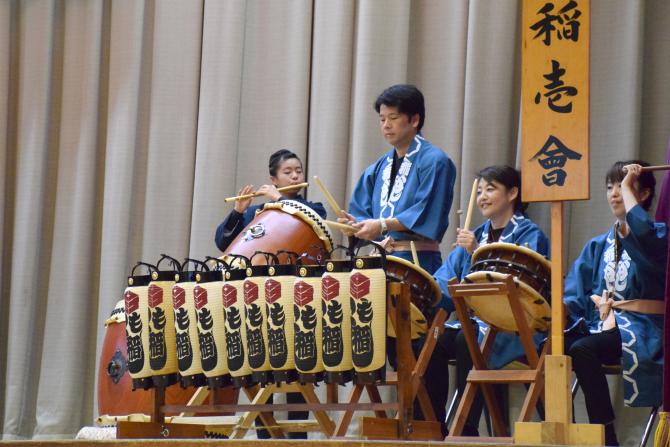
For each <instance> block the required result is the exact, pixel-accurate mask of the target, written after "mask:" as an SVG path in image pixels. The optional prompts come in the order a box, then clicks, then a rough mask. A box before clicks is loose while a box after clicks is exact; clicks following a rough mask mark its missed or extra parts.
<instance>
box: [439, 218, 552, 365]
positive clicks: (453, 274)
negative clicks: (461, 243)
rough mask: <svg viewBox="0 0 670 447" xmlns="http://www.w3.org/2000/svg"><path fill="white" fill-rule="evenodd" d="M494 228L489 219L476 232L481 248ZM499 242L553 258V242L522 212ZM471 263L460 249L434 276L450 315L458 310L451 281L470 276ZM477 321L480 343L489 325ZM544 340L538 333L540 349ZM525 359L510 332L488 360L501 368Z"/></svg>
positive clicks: (498, 341) (499, 338)
mask: <svg viewBox="0 0 670 447" xmlns="http://www.w3.org/2000/svg"><path fill="white" fill-rule="evenodd" d="M490 229H491V221H490V220H487V221H486V222H484V224H483V225H481V226H479V227H478V228H477V229H476V230H475V231H474V233H475V238H476V239H477V241H478V243H479V245H480V246H481V245H485V244H486V243H487V240H488V237H489V230H490ZM498 242H506V243H510V244H516V245H522V246H524V247H526V248H530V249H531V250H534V251H536V252H538V253H539V254H541V255H543V256H548V255H549V239H547V236H545V234H544V232H543V231H542V230H541V229H540V227H538V226H537V225H536V224H535V223H534V222H533V221H531V220H530V219H529V218H528V217H526V216H525V215H524V214H523V213H521V212H516V213H515V214H514V216H512V219H510V221H509V222H508V223H507V225H506V226H505V229H504V230H503V232H502V234H501V235H500V238H499V239H498ZM471 260H472V257H471V255H470V253H468V251H467V250H466V249H465V248H463V247H456V248H455V249H454V250H452V251H451V253H449V257H448V258H447V260H446V261H445V263H444V264H443V265H442V267H440V268H439V270H438V271H437V272H435V274H434V275H433V276H434V277H435V280H436V281H437V283H438V284H439V285H440V289H442V301H441V302H440V304H439V306H440V307H443V308H444V309H446V310H447V311H449V312H451V311H453V310H455V307H454V302H453V301H452V299H451V297H450V296H449V291H448V288H447V285H448V283H449V280H450V279H451V278H458V280H459V281H461V280H462V279H463V278H464V277H465V276H466V275H467V274H468V273H470V262H471ZM475 321H476V322H477V323H478V325H479V342H480V343H481V341H482V339H483V337H484V333H485V331H486V329H487V327H488V326H487V325H486V324H485V323H484V322H482V321H481V320H479V319H478V318H475ZM445 326H446V328H447V329H453V330H457V329H460V328H461V323H460V322H459V321H449V322H447V323H445ZM544 338H545V337H544V336H543V335H542V334H535V336H534V337H533V339H534V341H535V344H536V346H539V345H540V343H541V342H542V340H543V339H544ZM521 356H524V352H523V347H522V346H521V343H520V341H519V337H517V336H516V335H514V334H510V333H506V332H499V333H498V334H497V335H496V338H495V340H494V342H493V350H492V351H491V355H490V356H489V358H488V365H489V368H494V369H496V368H501V367H503V366H505V365H506V364H507V363H509V362H511V361H513V360H515V359H517V358H519V357H521Z"/></svg>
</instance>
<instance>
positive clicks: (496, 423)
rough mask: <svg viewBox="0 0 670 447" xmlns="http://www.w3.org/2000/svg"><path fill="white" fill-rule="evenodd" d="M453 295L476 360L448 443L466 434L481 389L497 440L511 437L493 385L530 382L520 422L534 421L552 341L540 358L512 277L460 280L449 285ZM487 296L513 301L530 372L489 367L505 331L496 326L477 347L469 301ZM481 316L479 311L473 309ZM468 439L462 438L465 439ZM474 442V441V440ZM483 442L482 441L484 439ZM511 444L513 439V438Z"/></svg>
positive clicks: (470, 349)
mask: <svg viewBox="0 0 670 447" xmlns="http://www.w3.org/2000/svg"><path fill="white" fill-rule="evenodd" d="M449 294H450V295H451V297H452V299H453V301H454V305H455V306H456V312H457V315H458V319H459V320H460V322H461V327H462V330H463V335H464V336H465V341H466V343H467V346H468V351H469V352H470V356H471V358H472V364H473V367H472V370H471V371H470V373H469V374H468V378H467V384H466V386H465V391H464V392H463V397H462V398H461V401H460V403H459V405H458V409H457V410H456V415H455V417H454V422H453V423H452V425H451V427H450V430H449V436H448V437H447V439H448V440H457V439H453V438H457V437H460V435H461V433H462V432H463V427H464V426H465V422H466V420H467V417H468V414H469V413H470V408H471V407H472V403H473V401H474V399H475V396H476V393H477V390H478V389H481V390H482V394H483V395H484V401H485V403H486V407H487V408H488V410H489V414H490V415H491V418H492V420H493V431H494V434H495V435H496V436H497V437H507V436H509V434H508V433H507V428H506V426H505V424H504V422H503V419H502V416H501V412H500V408H499V406H498V405H497V404H496V399H495V395H494V392H493V388H492V386H491V385H493V384H511V383H528V384H530V386H529V388H528V391H527V393H526V398H525V400H524V403H523V406H522V407H521V413H520V415H519V418H518V421H519V422H526V421H528V420H530V418H531V416H532V414H533V411H534V409H535V405H536V404H537V401H538V399H539V398H540V397H541V394H542V390H543V388H544V357H545V354H546V352H547V349H548V344H549V342H548V341H547V343H546V344H545V346H544V348H543V349H542V353H541V354H540V356H538V355H537V351H536V349H535V344H534V343H533V338H532V334H533V330H532V329H531V328H530V327H529V326H528V323H527V321H526V317H525V312H524V310H523V308H522V307H521V303H520V302H519V297H518V294H517V288H516V286H515V285H514V281H513V278H512V275H507V277H506V278H505V280H504V281H503V282H490V283H472V284H459V283H458V281H457V280H456V279H452V280H451V281H450V282H449ZM482 295H483V296H486V295H500V296H503V297H506V298H507V299H508V301H509V305H510V310H511V314H512V317H513V318H514V322H515V324H516V328H517V332H518V334H519V339H520V341H521V344H522V346H523V349H524V352H525V354H526V359H527V360H528V366H529V368H530V369H529V370H521V371H519V370H501V369H498V370H491V369H488V367H487V362H486V360H487V358H488V357H489V355H490V354H491V349H492V347H493V341H494V340H495V337H496V334H497V333H498V332H500V331H501V330H500V329H499V328H497V327H494V326H489V328H488V329H487V330H486V333H485V335H484V340H483V342H482V345H481V347H480V346H478V344H477V333H476V331H475V328H474V327H473V325H472V324H471V322H470V310H471V309H470V308H469V307H468V305H467V304H466V302H465V298H466V297H468V296H482ZM472 310H473V311H474V313H475V315H476V314H477V309H472ZM465 439H468V438H462V437H461V438H460V440H465ZM470 439H471V438H470ZM480 439H481V438H480ZM509 440H510V441H511V438H509Z"/></svg>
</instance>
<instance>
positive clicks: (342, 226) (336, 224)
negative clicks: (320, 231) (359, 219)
mask: <svg viewBox="0 0 670 447" xmlns="http://www.w3.org/2000/svg"><path fill="white" fill-rule="evenodd" d="M324 222H325V223H326V225H328V226H331V227H333V228H337V229H338V230H342V231H351V232H352V233H355V232H357V231H358V229H356V228H355V227H353V226H351V225H348V224H344V223H339V222H335V221H334V220H324Z"/></svg>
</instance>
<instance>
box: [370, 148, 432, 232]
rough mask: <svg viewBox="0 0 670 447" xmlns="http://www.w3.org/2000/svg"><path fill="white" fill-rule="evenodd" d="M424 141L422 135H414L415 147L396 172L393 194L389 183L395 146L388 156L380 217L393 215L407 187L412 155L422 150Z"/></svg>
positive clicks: (383, 177)
mask: <svg viewBox="0 0 670 447" xmlns="http://www.w3.org/2000/svg"><path fill="white" fill-rule="evenodd" d="M423 142H424V138H423V137H422V136H421V135H416V136H415V137H414V141H413V143H412V145H413V146H414V149H411V147H410V150H408V151H407V154H406V155H405V158H403V160H402V164H401V165H400V168H399V169H398V172H397V173H396V177H395V182H394V183H393V189H392V190H391V194H389V185H390V184H391V168H392V167H393V153H394V152H395V148H393V152H391V153H390V155H387V156H386V166H384V170H383V171H382V180H383V182H384V183H383V184H382V189H381V196H380V197H379V203H380V205H381V210H380V211H379V217H384V218H387V219H388V218H390V217H393V215H394V213H395V207H396V204H397V203H398V201H399V200H400V197H401V196H402V192H403V190H404V189H405V183H407V176H409V171H410V169H411V168H412V157H413V156H414V155H415V154H417V153H418V152H419V150H421V147H422V146H423Z"/></svg>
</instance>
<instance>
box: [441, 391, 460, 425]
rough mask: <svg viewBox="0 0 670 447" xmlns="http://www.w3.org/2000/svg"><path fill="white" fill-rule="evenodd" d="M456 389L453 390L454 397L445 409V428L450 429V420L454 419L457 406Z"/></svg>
mask: <svg viewBox="0 0 670 447" xmlns="http://www.w3.org/2000/svg"><path fill="white" fill-rule="evenodd" d="M458 401H459V396H458V388H456V389H455V390H454V397H452V398H451V402H449V408H447V415H446V416H445V418H444V422H445V423H446V424H447V427H451V420H452V419H453V418H454V410H456V405H457V404H458Z"/></svg>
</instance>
